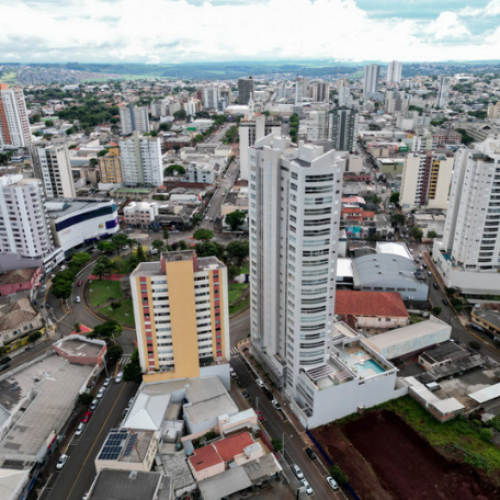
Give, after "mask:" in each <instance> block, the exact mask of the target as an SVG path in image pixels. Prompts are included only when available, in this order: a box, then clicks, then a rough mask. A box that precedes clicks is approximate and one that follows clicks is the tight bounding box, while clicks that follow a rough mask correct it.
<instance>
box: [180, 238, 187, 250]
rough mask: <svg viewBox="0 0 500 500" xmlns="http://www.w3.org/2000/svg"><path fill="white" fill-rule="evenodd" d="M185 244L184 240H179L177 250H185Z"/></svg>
mask: <svg viewBox="0 0 500 500" xmlns="http://www.w3.org/2000/svg"><path fill="white" fill-rule="evenodd" d="M187 247H188V246H187V244H186V242H185V241H184V240H179V250H187Z"/></svg>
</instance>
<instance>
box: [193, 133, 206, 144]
mask: <svg viewBox="0 0 500 500" xmlns="http://www.w3.org/2000/svg"><path fill="white" fill-rule="evenodd" d="M204 139H205V138H204V137H203V135H202V134H198V135H195V136H194V139H193V140H194V142H196V143H198V142H203V140H204Z"/></svg>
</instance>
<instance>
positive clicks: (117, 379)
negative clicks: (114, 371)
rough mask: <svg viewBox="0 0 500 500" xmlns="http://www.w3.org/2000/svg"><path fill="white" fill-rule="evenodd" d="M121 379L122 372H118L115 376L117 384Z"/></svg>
mask: <svg viewBox="0 0 500 500" xmlns="http://www.w3.org/2000/svg"><path fill="white" fill-rule="evenodd" d="M122 380H123V372H118V375H117V376H116V377H115V382H116V383H117V384H119V383H120V382H121V381H122Z"/></svg>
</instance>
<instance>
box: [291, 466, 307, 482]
mask: <svg viewBox="0 0 500 500" xmlns="http://www.w3.org/2000/svg"><path fill="white" fill-rule="evenodd" d="M292 472H293V473H294V474H295V476H296V477H297V479H304V474H303V473H302V471H301V470H300V467H299V466H298V465H295V464H294V465H292Z"/></svg>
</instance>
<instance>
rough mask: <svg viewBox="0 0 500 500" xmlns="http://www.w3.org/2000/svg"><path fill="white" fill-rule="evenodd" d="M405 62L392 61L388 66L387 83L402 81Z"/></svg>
mask: <svg viewBox="0 0 500 500" xmlns="http://www.w3.org/2000/svg"><path fill="white" fill-rule="evenodd" d="M402 70H403V64H402V63H401V62H400V61H391V62H390V63H389V65H388V66H387V83H401V71H402Z"/></svg>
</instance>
